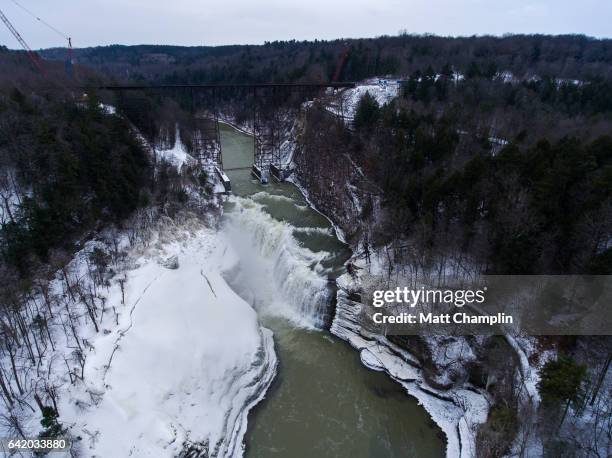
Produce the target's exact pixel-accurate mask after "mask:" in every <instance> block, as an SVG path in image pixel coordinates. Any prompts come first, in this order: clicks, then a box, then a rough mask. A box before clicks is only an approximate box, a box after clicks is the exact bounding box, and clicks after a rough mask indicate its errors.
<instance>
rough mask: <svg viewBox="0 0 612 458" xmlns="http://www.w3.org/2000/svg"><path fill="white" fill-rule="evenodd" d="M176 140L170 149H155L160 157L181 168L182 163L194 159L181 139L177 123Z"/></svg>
mask: <svg viewBox="0 0 612 458" xmlns="http://www.w3.org/2000/svg"><path fill="white" fill-rule="evenodd" d="M174 138H175V139H176V140H175V142H174V146H173V147H172V148H170V149H157V150H156V152H157V154H158V155H159V157H160V158H161V159H165V160H166V161H168V162H170V163H171V164H172V165H174V166H175V167H176V168H177V169H178V170H181V167H183V164H186V163H189V162H191V161H194V160H195V159H194V158H193V157H192V156H191V155H190V154H189V152H188V151H187V148H186V147H185V145H184V144H183V142H182V141H181V134H180V131H179V127H178V125H177V126H176V135H175V137H174Z"/></svg>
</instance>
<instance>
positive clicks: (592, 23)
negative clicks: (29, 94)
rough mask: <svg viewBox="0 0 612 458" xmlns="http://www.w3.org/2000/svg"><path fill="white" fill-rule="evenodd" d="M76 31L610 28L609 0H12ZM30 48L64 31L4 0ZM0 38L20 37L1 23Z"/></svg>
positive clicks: (89, 39)
mask: <svg viewBox="0 0 612 458" xmlns="http://www.w3.org/2000/svg"><path fill="white" fill-rule="evenodd" d="M17 1H19V2H20V3H21V4H22V5H23V6H25V7H26V8H28V9H30V10H31V11H33V12H35V13H36V14H37V15H38V16H40V17H41V18H42V19H44V20H45V21H47V22H48V23H50V24H52V25H53V26H54V27H56V28H57V29H59V30H61V31H62V32H64V33H65V34H67V35H69V36H71V37H72V38H73V44H74V46H75V47H83V46H96V45H107V44H113V43H120V44H142V43H147V44H152V43H155V44H177V45H219V44H244V43H252V44H258V43H263V42H264V41H266V40H269V41H273V40H287V39H292V38H295V39H298V40H303V39H309V40H311V39H314V38H319V39H330V38H349V37H350V38H356V37H374V36H378V35H383V34H387V35H395V34H397V33H398V32H399V31H400V30H406V31H408V32H409V33H434V34H437V35H475V34H476V35H482V34H495V35H502V34H504V33H546V34H559V33H584V34H587V35H591V36H596V37H611V36H612V23H611V20H612V0H571V1H570V0H310V1H306V0H302V1H293V0H284V1H283V0H215V1H211V0H170V1H168V0H163V1H162V0H17ZM0 9H2V11H3V12H4V13H5V14H6V15H7V17H8V18H9V19H10V20H11V21H12V23H13V25H14V26H15V27H16V28H17V30H19V32H20V33H21V34H22V35H23V37H24V39H25V40H26V41H27V42H28V44H29V45H30V46H31V47H32V48H41V47H53V46H63V45H64V44H65V41H64V40H63V39H62V37H61V36H59V35H57V34H55V33H54V32H53V31H51V30H49V29H48V28H46V27H45V26H44V25H42V24H41V23H40V22H38V21H36V19H34V18H32V17H31V16H29V15H28V14H27V13H26V12H25V11H23V10H22V9H20V8H19V7H18V6H17V5H15V4H14V3H13V1H12V0H0ZM0 44H4V45H6V46H8V47H9V48H18V47H19V45H18V43H17V41H16V40H15V39H14V38H13V36H12V35H11V34H10V33H9V31H8V30H7V29H6V28H5V27H4V24H0Z"/></svg>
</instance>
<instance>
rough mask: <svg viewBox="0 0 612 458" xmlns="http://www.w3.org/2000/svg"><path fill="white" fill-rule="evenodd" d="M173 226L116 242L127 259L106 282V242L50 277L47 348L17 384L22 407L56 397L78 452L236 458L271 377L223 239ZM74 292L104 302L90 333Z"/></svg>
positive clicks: (272, 363)
mask: <svg viewBox="0 0 612 458" xmlns="http://www.w3.org/2000/svg"><path fill="white" fill-rule="evenodd" d="M180 221H181V222H180V223H177V222H176V220H171V219H169V218H165V217H161V218H160V219H159V220H157V222H156V223H154V225H153V226H152V227H151V229H150V231H149V236H148V237H146V240H144V239H143V241H142V243H137V244H135V245H134V246H133V247H132V248H130V243H129V241H128V239H129V235H127V234H123V235H120V236H115V238H114V241H115V242H114V243H115V244H114V247H118V248H119V250H120V251H121V252H123V253H124V255H122V256H121V257H120V259H121V262H120V264H113V270H115V274H114V275H112V276H110V277H107V280H105V281H104V282H103V286H102V285H100V284H99V283H95V282H94V281H93V280H92V278H94V277H95V275H96V273H95V269H93V270H92V266H91V259H92V255H93V254H96V253H97V254H96V255H97V256H102V254H100V253H104V252H107V250H108V252H110V251H111V250H112V249H113V243H112V242H111V243H110V244H109V243H108V242H103V241H102V239H99V240H92V241H90V242H87V243H85V245H84V246H83V248H82V249H81V250H80V251H79V252H77V253H76V255H75V256H74V258H73V260H72V261H71V262H70V263H69V264H68V265H67V266H66V267H65V268H64V272H66V275H67V276H68V277H69V280H68V281H66V280H64V279H63V278H61V276H60V275H59V274H58V277H57V278H56V279H55V280H53V281H52V282H51V284H50V290H49V291H50V292H49V295H50V296H51V295H52V296H53V297H64V299H63V300H58V301H57V305H56V306H54V307H53V316H54V319H53V321H52V322H49V328H50V332H51V333H52V334H53V336H54V341H55V347H54V348H53V351H52V352H50V353H48V355H47V357H46V358H45V359H44V360H43V362H44V365H43V366H40V367H39V368H38V371H37V373H38V375H37V376H36V375H34V374H31V375H30V378H24V379H23V380H22V381H21V385H22V386H25V387H27V389H28V390H30V387H32V391H31V392H29V394H27V393H24V396H23V400H24V402H30V401H31V399H29V397H30V396H33V397H36V392H37V391H38V392H39V393H40V392H42V390H43V387H44V390H45V391H49V392H51V393H53V397H54V398H55V401H54V402H57V411H58V413H59V418H58V421H59V422H60V424H61V425H62V427H63V428H64V429H65V431H66V434H67V435H68V436H69V437H70V438H71V439H72V441H73V451H75V452H76V453H78V455H79V456H89V457H120V456H139V457H140V456H155V457H164V456H167V457H173V456H177V455H179V454H180V453H181V452H185V451H190V452H195V451H197V452H198V453H201V452H204V453H205V454H206V456H211V457H213V456H223V457H234V456H241V455H242V451H243V450H242V449H243V445H242V444H243V437H244V434H245V432H246V425H247V415H248V412H249V411H250V409H251V408H252V407H253V406H254V405H256V404H257V403H258V402H259V401H260V400H261V399H262V398H263V397H264V395H265V393H266V390H267V389H268V387H269V385H270V383H271V382H272V379H273V378H274V376H275V373H276V366H277V359H276V354H275V351H274V343H273V339H272V332H271V331H269V330H268V329H265V328H263V327H261V326H260V325H259V323H258V318H257V314H256V313H255V311H254V310H253V309H252V308H251V307H250V306H249V305H248V304H247V303H246V302H245V301H244V300H242V299H241V298H240V297H239V296H238V295H237V294H235V293H234V291H233V290H232V289H231V288H230V287H229V286H228V284H227V283H226V281H225V280H224V277H223V274H224V272H225V271H228V270H231V269H232V268H233V267H234V265H235V263H236V262H237V257H236V255H235V253H234V252H233V250H232V248H231V247H230V245H229V242H228V241H227V239H226V238H225V237H224V236H223V234H222V233H219V232H218V231H217V230H216V229H214V228H210V227H207V226H206V225H205V224H204V223H203V222H202V221H201V220H200V219H199V218H196V217H193V216H187V217H184V215H183V217H181V218H180ZM108 256H110V255H108ZM115 258H116V256H114V257H113V259H115ZM81 290H92V291H93V290H95V295H94V296H92V297H94V299H92V300H96V301H99V302H100V303H101V304H102V305H101V306H99V308H98V311H97V312H96V313H98V315H97V317H96V321H97V326H96V327H97V330H96V329H94V326H92V325H91V322H89V321H88V319H87V316H88V315H87V313H86V312H85V310H86V308H87V307H86V302H85V303H84V302H82V299H79V297H80V295H81V293H79V291H81ZM73 295H74V296H75V299H76V301H74V302H71V299H70V297H71V296H73ZM83 297H86V296H83ZM100 313H101V315H100ZM70 329H72V330H71V331H70ZM49 350H51V349H49ZM77 353H78V354H77ZM75 355H76V356H75ZM78 361H80V364H81V367H79V364H78V363H77V362H78ZM75 363H77V364H76V366H75ZM49 387H51V388H49ZM24 405H25V404H24ZM39 420H40V416H39V415H38V414H37V412H36V411H35V410H34V409H32V410H31V412H30V413H29V414H28V411H27V410H24V411H23V417H22V418H21V421H22V422H23V425H24V431H25V432H26V433H27V434H31V435H35V434H37V433H38V431H39V430H40V423H39ZM5 433H6V434H5V435H11V434H12V431H10V430H8V429H7V430H6V431H5Z"/></svg>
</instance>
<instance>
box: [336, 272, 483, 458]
mask: <svg viewBox="0 0 612 458" xmlns="http://www.w3.org/2000/svg"><path fill="white" fill-rule="evenodd" d="M337 283H338V294H337V299H338V301H337V305H336V317H335V318H334V321H333V323H332V326H331V329H330V331H331V332H332V334H334V335H336V336H338V337H340V338H341V339H344V340H346V341H347V342H349V343H350V344H351V346H353V347H354V348H355V349H357V350H358V351H359V353H360V357H361V361H362V363H363V364H364V365H365V366H367V367H369V368H370V369H373V370H377V371H383V372H386V373H387V374H388V375H389V376H390V377H391V378H392V379H393V380H395V381H397V382H398V383H400V384H401V385H402V386H403V387H404V389H405V390H406V392H407V393H408V394H410V395H411V396H414V397H415V398H416V399H417V400H418V401H419V403H420V404H421V405H422V406H423V407H424V408H425V410H426V411H427V413H429V415H430V416H431V418H432V420H433V421H434V422H435V423H436V424H437V425H438V426H439V427H440V429H442V431H444V434H445V435H446V439H447V443H446V456H447V457H449V458H471V457H474V456H476V429H477V427H478V425H479V424H480V423H483V422H485V421H486V419H487V413H488V410H489V403H488V400H487V398H486V397H485V396H484V395H483V394H482V393H479V392H478V391H477V390H470V389H466V388H452V389H450V390H444V391H443V390H438V389H435V388H433V387H430V386H428V384H427V383H426V381H425V379H424V377H423V374H422V370H421V368H420V363H419V362H418V360H417V359H416V358H415V357H414V356H412V355H411V354H410V353H408V352H407V351H405V350H403V349H401V348H400V347H398V346H397V345H394V344H393V343H392V342H390V341H389V340H387V339H386V338H385V337H384V336H381V335H378V334H372V333H369V332H368V331H366V330H365V329H364V328H363V326H362V325H361V317H360V315H361V308H362V304H361V303H360V302H356V301H353V300H351V298H350V295H351V293H352V292H353V291H354V290H355V289H356V288H355V286H356V285H355V280H354V279H353V278H352V277H351V276H350V275H349V274H344V275H343V276H341V277H340V278H338V280H337Z"/></svg>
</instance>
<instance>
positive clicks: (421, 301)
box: [361, 275, 612, 335]
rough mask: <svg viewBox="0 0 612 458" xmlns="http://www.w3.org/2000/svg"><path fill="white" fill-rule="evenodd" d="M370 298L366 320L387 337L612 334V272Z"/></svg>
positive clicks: (404, 290) (496, 280)
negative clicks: (420, 335) (610, 273)
mask: <svg viewBox="0 0 612 458" xmlns="http://www.w3.org/2000/svg"><path fill="white" fill-rule="evenodd" d="M365 299H366V303H367V304H368V306H367V307H364V308H362V311H361V313H362V322H365V323H367V324H368V325H369V326H370V327H373V328H376V329H377V330H379V331H382V332H384V333H385V334H387V335H417V334H428V333H429V334H444V335H471V334H485V335H486V334H505V333H524V334H529V335H612V276H611V275H489V276H483V277H481V278H479V279H477V280H474V281H469V282H468V281H463V282H461V283H459V284H454V285H452V286H444V287H438V288H431V287H426V286H414V285H413V286H404V285H399V286H396V287H394V288H392V289H386V290H382V289H376V290H373V291H370V292H369V293H368V297H366V298H365Z"/></svg>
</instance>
